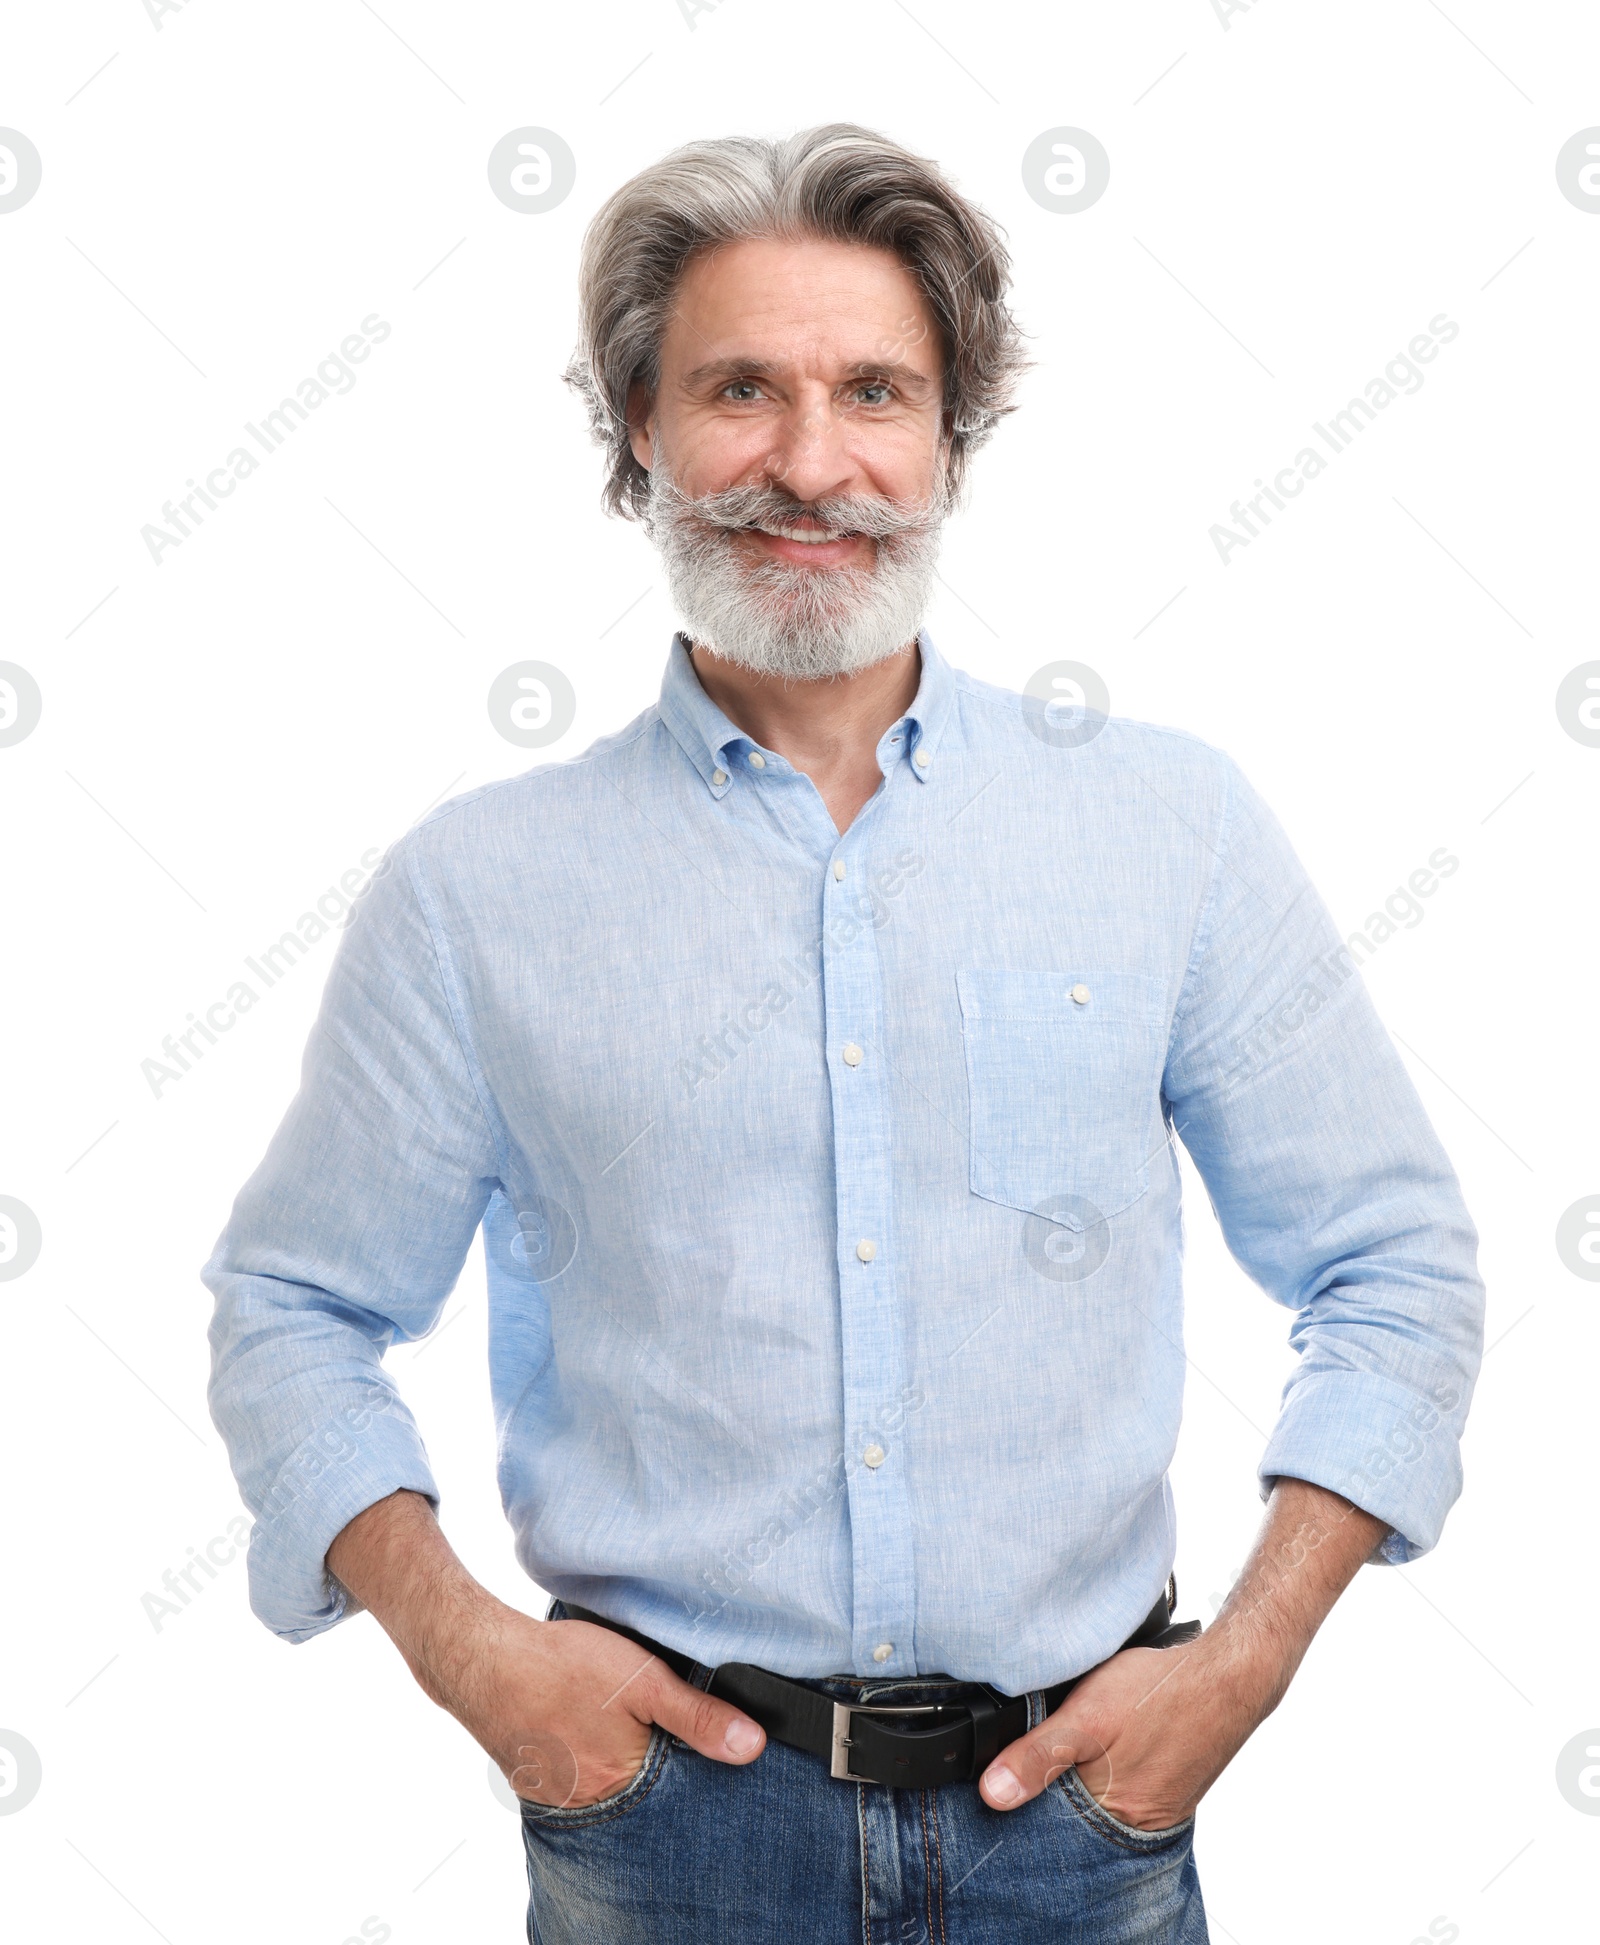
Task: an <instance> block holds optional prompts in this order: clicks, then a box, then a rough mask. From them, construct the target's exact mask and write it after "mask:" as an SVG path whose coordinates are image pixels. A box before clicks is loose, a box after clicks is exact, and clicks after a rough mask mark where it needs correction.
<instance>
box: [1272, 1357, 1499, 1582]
mask: <svg viewBox="0 0 1600 1945" xmlns="http://www.w3.org/2000/svg"><path fill="white" fill-rule="evenodd" d="M1466 1402H1467V1401H1466V1398H1465V1396H1464V1393H1463V1391H1462V1389H1461V1388H1460V1387H1459V1386H1458V1385H1457V1384H1455V1383H1452V1382H1451V1381H1450V1380H1449V1379H1444V1380H1442V1381H1441V1382H1439V1383H1438V1384H1436V1385H1434V1387H1433V1388H1432V1390H1431V1391H1430V1392H1422V1391H1413V1390H1411V1389H1410V1388H1409V1387H1408V1386H1406V1385H1402V1384H1397V1383H1396V1382H1395V1381H1394V1379H1392V1378H1386V1377H1380V1376H1379V1375H1377V1374H1376V1373H1373V1372H1365V1371H1316V1372H1312V1373H1310V1374H1308V1375H1306V1376H1304V1377H1299V1378H1295V1379H1292V1380H1291V1381H1290V1385H1289V1389H1288V1392H1287V1395H1286V1396H1285V1398H1284V1401H1283V1410H1282V1412H1281V1413H1280V1414H1279V1417H1278V1422H1277V1424H1276V1426H1275V1427H1274V1428H1273V1433H1272V1437H1271V1438H1270V1439H1269V1440H1268V1441H1267V1449H1266V1452H1265V1453H1264V1455H1263V1456H1262V1460H1261V1465H1260V1467H1259V1469H1258V1472H1259V1477H1260V1480H1261V1494H1262V1497H1263V1498H1265V1497H1266V1496H1267V1492H1268V1490H1269V1485H1268V1482H1269V1481H1270V1480H1272V1479H1274V1478H1288V1479H1304V1480H1306V1481H1307V1482H1308V1483H1309V1484H1311V1485H1313V1486H1323V1487H1325V1488H1326V1489H1327V1490H1328V1491H1329V1492H1336V1493H1340V1494H1342V1495H1343V1496H1344V1497H1345V1498H1346V1499H1348V1500H1350V1501H1352V1502H1353V1503H1354V1504H1355V1505H1357V1506H1359V1507H1360V1508H1361V1510H1362V1511H1363V1512H1365V1513H1371V1514H1372V1515H1373V1517H1374V1518H1375V1519H1380V1520H1382V1521H1384V1522H1385V1524H1386V1525H1387V1526H1388V1527H1389V1528H1390V1529H1391V1531H1390V1533H1389V1536H1388V1538H1387V1539H1385V1540H1384V1541H1383V1543H1382V1544H1381V1545H1380V1546H1379V1547H1378V1549H1377V1551H1376V1552H1375V1553H1374V1554H1373V1556H1372V1558H1373V1559H1374V1561H1377V1562H1381V1563H1383V1564H1384V1565H1388V1566H1404V1565H1405V1564H1406V1563H1407V1562H1408V1561H1411V1560H1415V1559H1418V1558H1419V1557H1420V1556H1421V1555H1422V1554H1424V1553H1427V1552H1428V1551H1429V1549H1430V1548H1432V1547H1433V1546H1435V1545H1437V1544H1438V1539H1439V1534H1440V1532H1441V1530H1442V1529H1443V1526H1444V1518H1445V1514H1446V1513H1448V1512H1449V1510H1450V1508H1451V1507H1452V1506H1453V1505H1454V1504H1455V1502H1456V1500H1457V1498H1458V1497H1459V1496H1460V1493H1461V1445H1460V1428H1461V1423H1462V1421H1463V1419H1464V1418H1465V1416H1466Z"/></svg>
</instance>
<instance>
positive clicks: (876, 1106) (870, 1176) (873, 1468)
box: [822, 805, 916, 1673]
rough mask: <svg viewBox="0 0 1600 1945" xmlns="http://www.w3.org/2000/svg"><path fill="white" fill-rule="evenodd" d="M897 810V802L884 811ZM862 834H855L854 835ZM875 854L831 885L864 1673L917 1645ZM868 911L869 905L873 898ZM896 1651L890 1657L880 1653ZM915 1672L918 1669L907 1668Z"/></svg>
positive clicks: (839, 1195) (826, 945) (843, 863)
mask: <svg viewBox="0 0 1600 1945" xmlns="http://www.w3.org/2000/svg"><path fill="white" fill-rule="evenodd" d="M881 808H882V809H887V806H886V805H885V806H882V807H881ZM855 835H856V832H855V829H854V827H852V830H851V832H850V833H848V834H847V837H849V836H855ZM865 856H866V854H865V852H864V849H863V847H862V846H861V845H860V844H855V845H849V846H848V849H845V848H843V847H842V848H841V854H840V855H839V856H837V857H835V858H834V859H833V861H832V863H831V866H830V868H829V874H828V876H827V877H825V878H824V881H823V883H824V892H823V901H822V902H823V931H822V979H823V1008H824V1023H825V1025H824V1030H825V1032H826V1034H827V1039H828V1043H829V1046H830V1047H831V1048H832V1049H833V1050H834V1052H835V1054H836V1056H837V1057H836V1058H834V1059H831V1060H830V1061H829V1062H828V1081H829V1090H830V1094H831V1097H832V1107H833V1136H834V1167H835V1177H834V1196H835V1211H836V1220H837V1229H836V1236H837V1262H838V1274H839V1300H840V1340H841V1350H842V1354H843V1379H844V1397H843V1407H844V1423H845V1427H846V1431H847V1434H848V1435H849V1448H850V1449H851V1450H853V1451H854V1453H855V1454H856V1463H855V1464H854V1465H852V1466H849V1467H847V1468H846V1492H847V1495H848V1504H849V1514H850V1540H851V1550H852V1555H853V1562H854V1569H855V1571H854V1573H853V1575H852V1584H853V1588H854V1612H853V1615H852V1654H853V1665H854V1667H855V1668H856V1670H857V1671H860V1672H865V1670H866V1669H868V1668H869V1667H870V1668H874V1669H879V1670H882V1669H884V1668H885V1667H887V1668H888V1671H889V1672H891V1673H893V1672H896V1669H895V1666H894V1664H895V1662H896V1661H897V1660H898V1659H899V1658H901V1657H902V1656H903V1655H905V1654H907V1653H909V1650H908V1649H906V1648H898V1647H895V1646H892V1645H890V1644H894V1643H903V1644H904V1643H910V1642H912V1641H913V1640H914V1639H915V1635H916V1630H915V1582H914V1577H913V1572H912V1555H911V1545H910V1532H911V1522H910V1505H909V1491H908V1486H907V1481H906V1477H905V1468H904V1466H903V1465H902V1464H901V1463H900V1454H899V1449H898V1445H897V1444H896V1443H895V1442H892V1441H889V1440H886V1439H885V1438H884V1436H883V1429H884V1427H885V1425H886V1424H893V1423H894V1422H895V1420H894V1419H893V1418H892V1417H891V1416H890V1413H891V1411H892V1410H893V1408H895V1407H896V1406H897V1405H898V1404H899V1401H900V1399H901V1398H902V1396H903V1393H904V1386H905V1377H904V1362H903V1354H902V1349H901V1328H900V1317H899V1303H898V1292H897V1287H896V1277H895V1250H894V1220H893V1208H892V1198H891V1174H890V1157H891V1153H892V1144H891V1140H890V1132H891V1129H890V1110H889V1099H888V1090H887V1086H886V1084H885V1083H886V1076H885V1074H884V1063H883V1062H882V1061H880V1060H877V1059H874V1058H869V1057H868V1055H869V1053H870V1050H871V1049H872V1048H873V1047H874V1046H877V1045H879V1044H881V1037H882V1031H883V983H882V981H883V975H882V966H881V962H880V959H879V955H878V942H877V935H876V932H875V931H874V929H873V924H872V917H871V913H870V910H865V911H864V912H858V911H857V910H856V909H855V907H856V904H857V900H858V898H862V897H863V894H862V890H861V883H862V877H863V872H864V870H865ZM863 903H864V905H865V904H866V903H867V901H865V900H864V899H863ZM886 1647H887V1648H888V1653H887V1654H884V1653H882V1652H880V1651H881V1650H883V1649H884V1648H886ZM905 1672H907V1673H910V1672H913V1671H912V1670H911V1669H910V1668H909V1666H908V1667H907V1669H906V1671H905Z"/></svg>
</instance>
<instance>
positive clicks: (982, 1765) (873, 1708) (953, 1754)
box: [561, 1580, 1200, 1790]
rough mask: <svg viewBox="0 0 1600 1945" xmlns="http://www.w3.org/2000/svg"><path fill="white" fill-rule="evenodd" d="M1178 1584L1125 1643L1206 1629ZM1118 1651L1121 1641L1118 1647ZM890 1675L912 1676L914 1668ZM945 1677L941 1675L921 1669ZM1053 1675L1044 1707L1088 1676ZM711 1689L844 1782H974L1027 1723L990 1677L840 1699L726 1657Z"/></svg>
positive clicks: (686, 1666) (682, 1668)
mask: <svg viewBox="0 0 1600 1945" xmlns="http://www.w3.org/2000/svg"><path fill="white" fill-rule="evenodd" d="M1177 1598H1178V1588H1177V1582H1176V1581H1175V1580H1169V1581H1168V1582H1167V1585H1166V1587H1165V1589H1164V1590H1163V1592H1162V1595H1161V1598H1160V1600H1158V1601H1157V1602H1156V1604H1155V1606H1154V1607H1153V1608H1151V1610H1150V1612H1149V1613H1148V1614H1147V1615H1146V1616H1145V1618H1144V1619H1143V1620H1142V1621H1141V1622H1140V1623H1139V1625H1138V1627H1137V1628H1135V1629H1134V1631H1133V1633H1132V1634H1130V1635H1129V1636H1128V1638H1127V1640H1126V1641H1124V1642H1123V1644H1122V1646H1123V1647H1124V1648H1174V1647H1177V1646H1179V1645H1180V1644H1181V1643H1182V1642H1185V1641H1192V1640H1193V1639H1194V1638H1195V1636H1196V1635H1197V1634H1198V1633H1199V1632H1200V1623H1199V1622H1198V1621H1179V1622H1176V1623H1174V1621H1173V1619H1172V1610H1173V1608H1174V1606H1175V1605H1176V1604H1177ZM561 1605H562V1606H563V1607H564V1608H565V1609H566V1611H567V1614H568V1615H569V1616H570V1618H571V1619H572V1620H574V1621H592V1622H594V1623H595V1625H596V1626H598V1627H602V1628H610V1629H611V1630H612V1632H613V1633H615V1634H622V1635H626V1636H627V1638H628V1639H629V1640H630V1641H635V1642H637V1643H638V1645H639V1646H640V1647H641V1648H644V1649H646V1650H647V1651H648V1652H649V1653H650V1654H653V1655H656V1656H658V1657H659V1658H660V1659H661V1660H662V1661H664V1662H665V1663H666V1665H667V1666H668V1667H669V1668H670V1669H671V1670H672V1671H673V1673H674V1674H675V1675H679V1676H681V1677H682V1678H683V1679H684V1680H685V1681H688V1680H690V1679H691V1675H692V1671H693V1670H694V1668H695V1667H696V1666H697V1665H698V1664H697V1663H696V1662H695V1660H694V1657H693V1656H692V1655H683V1654H679V1653H678V1652H677V1651H676V1650H675V1649H672V1648H664V1647H663V1646H662V1645H661V1643H660V1642H659V1641H652V1640H651V1639H650V1637H649V1636H648V1635H644V1634H640V1633H639V1632H638V1631H637V1630H636V1629H634V1628H628V1627H624V1626H623V1625H622V1623H621V1622H620V1621H611V1620H607V1618H606V1617H605V1615H603V1614H596V1613H594V1612H593V1611H592V1610H591V1609H589V1608H587V1607H579V1606H578V1605H577V1604H576V1603H575V1602H573V1601H563V1602H562V1603H561ZM1118 1652H1119V1653H1120V1652H1121V1651H1120V1650H1119V1651H1118ZM892 1679H896V1680H904V1681H911V1680H914V1679H917V1678H914V1677H894V1678H892ZM920 1679H922V1680H924V1681H944V1680H946V1679H947V1677H945V1676H943V1675H929V1676H923V1677H921V1678H920ZM1082 1679H1083V1677H1082V1676H1081V1675H1077V1676H1074V1677H1073V1679H1072V1680H1071V1681H1066V1682H1057V1683H1056V1685H1055V1686H1054V1687H1053V1688H1047V1689H1046V1690H1045V1691H1044V1706H1045V1713H1046V1715H1049V1714H1051V1713H1053V1712H1054V1711H1055V1710H1056V1709H1058V1708H1059V1707H1060V1706H1061V1704H1062V1702H1063V1701H1065V1700H1066V1698H1067V1696H1068V1695H1069V1694H1070V1693H1071V1691H1072V1690H1073V1689H1074V1688H1076V1687H1077V1685H1078V1683H1079V1682H1080V1681H1082ZM706 1692H707V1693H708V1694H710V1695H715V1696H717V1697H718V1698H719V1699H720V1700H722V1701H724V1702H731V1703H732V1704H733V1705H734V1707H735V1708H737V1709H742V1710H743V1711H744V1713H745V1714H746V1715H748V1716H749V1717H751V1719H752V1720H753V1721H756V1722H759V1723H760V1724H761V1726H762V1728H763V1729H765V1730H766V1732H767V1734H768V1735H769V1736H775V1737H776V1738H777V1740H778V1741H779V1742H786V1743H788V1744H790V1745H791V1747H793V1748H795V1749H805V1750H809V1751H810V1753H811V1754H812V1755H813V1756H820V1757H822V1759H823V1760H824V1761H825V1762H826V1763H827V1765H828V1769H829V1773H830V1774H831V1775H833V1776H836V1777H838V1778H839V1779H840V1780H841V1781H843V1782H846V1783H881V1784H884V1785H885V1786H886V1787H888V1788H890V1789H903V1790H926V1789H936V1788H937V1787H938V1786H939V1785H940V1784H943V1783H971V1782H975V1781H976V1780H977V1779H978V1778H979V1777H980V1776H981V1775H982V1774H983V1772H984V1771H985V1770H986V1769H987V1768H988V1767H989V1765H990V1763H992V1762H993V1761H994V1759H995V1757H996V1756H998V1755H999V1753H1000V1751H1001V1750H1002V1749H1004V1748H1005V1746H1006V1744H1007V1743H1011V1742H1015V1741H1016V1740H1017V1738H1018V1737H1019V1736H1022V1735H1026V1734H1027V1731H1028V1698H1027V1696H1026V1695H1002V1694H1001V1693H1000V1692H999V1690H998V1689H994V1688H991V1687H990V1686H989V1684H988V1683H987V1682H962V1683H959V1684H958V1685H957V1690H956V1692H955V1693H953V1694H952V1695H951V1697H950V1699H949V1700H948V1701H944V1702H923V1703H917V1704H913V1705H910V1706H906V1705H890V1704H884V1703H878V1702H835V1701H834V1700H833V1699H832V1698H831V1697H830V1696H827V1695H822V1694H819V1693H818V1691H817V1690H816V1689H814V1688H809V1687H807V1686H806V1684H805V1683H804V1682H798V1681H792V1680H790V1679H789V1677H787V1676H785V1675H773V1674H769V1673H768V1672H767V1670H766V1669H764V1668H755V1667H752V1666H751V1665H750V1663H748V1662H742V1661H726V1662H724V1663H723V1664H722V1666H721V1667H720V1668H718V1669H716V1670H715V1671H714V1673H713V1674H712V1677H711V1680H710V1682H709V1683H707V1684H706Z"/></svg>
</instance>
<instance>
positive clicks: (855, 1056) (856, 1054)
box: [844, 1040, 861, 1067]
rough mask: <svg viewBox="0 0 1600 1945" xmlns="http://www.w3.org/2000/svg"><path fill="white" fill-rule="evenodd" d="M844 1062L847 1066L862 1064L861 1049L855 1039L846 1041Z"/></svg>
mask: <svg viewBox="0 0 1600 1945" xmlns="http://www.w3.org/2000/svg"><path fill="white" fill-rule="evenodd" d="M844 1064H845V1066H846V1067H859V1066H860V1065H861V1049H860V1048H859V1047H858V1046H857V1045H856V1043H855V1042H854V1041H853V1040H847V1041H846V1042H845V1043H844Z"/></svg>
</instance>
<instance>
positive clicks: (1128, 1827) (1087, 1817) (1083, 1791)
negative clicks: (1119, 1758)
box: [1059, 1768, 1194, 1851]
mask: <svg viewBox="0 0 1600 1945" xmlns="http://www.w3.org/2000/svg"><path fill="white" fill-rule="evenodd" d="M1059 1784H1060V1788H1061V1791H1062V1793H1063V1795H1065V1797H1066V1799H1067V1801H1068V1802H1069V1803H1070V1804H1071V1805H1072V1807H1073V1809H1074V1810H1076V1811H1077V1813H1078V1815H1079V1816H1080V1817H1082V1818H1083V1820H1084V1822H1085V1823H1087V1824H1088V1825H1090V1827H1091V1828H1092V1829H1094V1830H1096V1831H1097V1832H1098V1833H1099V1834H1100V1835H1101V1836H1102V1837H1104V1838H1106V1839H1107V1840H1108V1842H1110V1843H1113V1844H1118V1845H1120V1846H1121V1847H1122V1849H1124V1850H1143V1851H1150V1850H1161V1849H1162V1848H1164V1847H1165V1846H1166V1845H1168V1844H1177V1843H1181V1842H1182V1841H1183V1840H1184V1839H1185V1838H1187V1837H1188V1836H1190V1835H1191V1834H1192V1832H1193V1830H1194V1815H1193V1813H1192V1812H1191V1813H1190V1815H1188V1816H1187V1817H1185V1818H1184V1819H1183V1821H1182V1822H1181V1823H1173V1824H1168V1825H1167V1827H1166V1828H1165V1829H1164V1830H1140V1829H1139V1828H1138V1827H1137V1825H1135V1824H1131V1823H1124V1822H1123V1821H1122V1819H1121V1818H1120V1817H1114V1816H1112V1814H1111V1812H1110V1811H1109V1810H1107V1809H1106V1808H1105V1806H1104V1805H1103V1804H1102V1803H1100V1802H1099V1801H1098V1800H1097V1799H1096V1798H1095V1797H1093V1796H1091V1795H1090V1793H1089V1789H1088V1786H1087V1784H1085V1782H1084V1780H1083V1778H1082V1777H1081V1776H1080V1775H1079V1774H1078V1772H1077V1770H1076V1769H1075V1768H1074V1769H1069V1770H1068V1771H1067V1772H1066V1773H1065V1775H1063V1776H1062V1777H1061V1778H1060V1779H1059Z"/></svg>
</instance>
